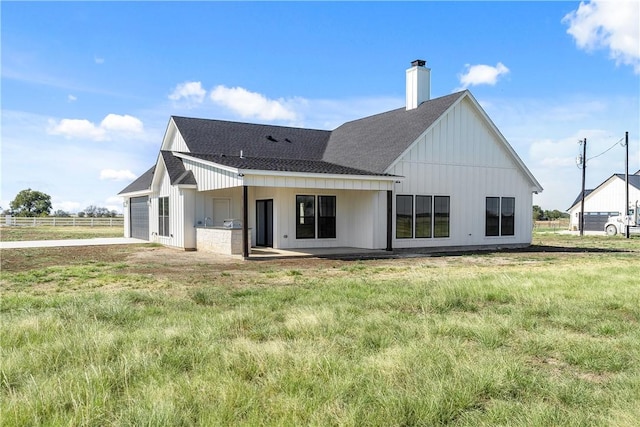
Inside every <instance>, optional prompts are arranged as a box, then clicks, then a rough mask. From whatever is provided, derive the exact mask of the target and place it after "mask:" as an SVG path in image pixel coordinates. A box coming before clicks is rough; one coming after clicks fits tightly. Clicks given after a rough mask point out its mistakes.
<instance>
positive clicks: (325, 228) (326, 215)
mask: <svg viewBox="0 0 640 427" xmlns="http://www.w3.org/2000/svg"><path fill="white" fill-rule="evenodd" d="M335 237H336V196H318V238H319V239H335Z"/></svg>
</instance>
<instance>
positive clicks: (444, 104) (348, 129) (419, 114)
mask: <svg viewBox="0 0 640 427" xmlns="http://www.w3.org/2000/svg"><path fill="white" fill-rule="evenodd" d="M465 93H466V91H463V92H457V93H454V94H451V95H447V96H443V97H440V98H435V99H432V100H430V101H426V102H423V103H422V104H420V105H419V106H418V108H415V109H413V110H406V109H405V108H404V107H403V108H399V109H397V110H392V111H388V112H386V113H381V114H376V115H374V116H370V117H365V118H363V119H359V120H354V121H352V122H348V123H345V124H343V125H342V126H340V127H338V128H337V129H335V130H334V131H333V132H331V138H330V139H329V143H328V144H327V149H326V150H325V152H324V156H323V157H322V160H324V161H326V162H330V163H336V164H339V165H348V166H352V167H355V168H359V169H364V170H370V171H373V172H378V173H381V172H384V171H385V170H386V169H387V168H388V167H389V166H390V165H391V163H393V161H394V160H396V159H397V158H398V157H399V156H400V155H401V154H402V153H403V152H404V151H405V150H406V149H407V148H408V147H409V145H410V144H411V143H413V142H414V141H415V140H416V139H417V138H418V137H419V136H420V135H421V134H422V133H423V132H424V131H425V130H426V129H427V128H428V127H429V126H431V125H432V124H433V123H434V122H435V121H436V120H438V118H439V117H440V116H442V114H443V113H444V112H445V111H446V110H447V109H448V108H449V107H451V106H452V105H453V104H454V103H455V102H456V101H457V100H458V99H460V97H462V96H463V95H464V94H465Z"/></svg>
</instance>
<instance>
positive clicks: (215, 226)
mask: <svg viewBox="0 0 640 427" xmlns="http://www.w3.org/2000/svg"><path fill="white" fill-rule="evenodd" d="M406 81H407V97H406V100H407V104H406V107H402V108H400V109H396V110H392V111H388V112H384V113H380V114H377V115H374V116H370V117H365V118H362V119H358V120H354V121H351V122H348V123H344V124H343V125H341V126H339V127H338V128H336V129H334V130H333V131H326V130H314V129H302V128H292V127H284V126H272V125H261V124H250V123H238V122H229V121H220V120H206V119H195V118H186V117H171V118H170V120H169V124H168V126H167V131H166V133H165V136H164V139H163V141H162V146H161V148H160V153H159V155H158V158H157V161H156V163H155V165H154V166H153V167H152V168H151V169H149V170H148V171H147V172H145V173H144V174H143V175H141V176H140V177H139V178H138V179H136V180H135V181H134V182H133V183H131V184H130V185H129V186H128V187H126V188H125V189H124V190H122V192H121V193H120V195H121V196H122V197H123V198H124V205H125V206H126V208H125V235H126V236H133V237H138V238H142V239H147V240H151V241H154V242H159V243H162V244H164V245H168V246H173V247H178V248H184V249H199V250H213V251H221V252H227V253H229V252H230V253H237V254H241V255H243V256H245V257H247V256H248V255H249V253H250V248H251V247H252V246H253V247H255V246H271V247H274V248H280V249H295V248H332V247H352V248H367V249H387V250H393V249H396V248H398V249H399V248H423V247H438V248H453V247H457V248H494V247H520V246H527V245H529V244H530V243H531V232H532V194H533V193H537V192H540V191H542V187H541V186H540V184H539V183H538V181H537V180H536V179H535V178H534V176H533V175H532V174H531V172H530V171H529V170H528V169H527V167H526V166H525V165H524V163H523V162H522V160H521V159H520V158H519V157H518V155H517V154H516V153H515V151H514V150H513V148H512V147H511V146H510V145H509V143H508V142H507V141H506V139H505V138H504V136H503V135H502V134H501V133H500V131H499V130H498V129H497V128H496V126H495V125H494V124H493V122H492V121H491V120H490V119H489V117H488V116H487V114H486V113H485V112H484V110H483V109H482V107H480V105H479V104H478V102H477V101H476V99H475V98H474V97H473V95H471V93H470V92H469V91H466V90H465V91H462V92H458V93H454V94H450V95H446V96H442V97H439V98H434V99H431V98H430V89H429V88H430V69H428V68H426V67H425V62H424V61H421V60H418V61H414V62H412V64H411V68H409V69H408V70H407V71H406ZM231 220H233V221H231Z"/></svg>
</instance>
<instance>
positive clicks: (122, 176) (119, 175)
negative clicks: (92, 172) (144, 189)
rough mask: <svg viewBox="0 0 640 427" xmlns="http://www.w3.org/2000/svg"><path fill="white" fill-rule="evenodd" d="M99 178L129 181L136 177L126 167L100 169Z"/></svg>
mask: <svg viewBox="0 0 640 427" xmlns="http://www.w3.org/2000/svg"><path fill="white" fill-rule="evenodd" d="M100 179H102V180H104V179H108V180H111V181H131V180H134V179H136V175H135V174H134V173H133V172H131V171H130V170H126V169H121V170H115V169H102V170H101V171H100Z"/></svg>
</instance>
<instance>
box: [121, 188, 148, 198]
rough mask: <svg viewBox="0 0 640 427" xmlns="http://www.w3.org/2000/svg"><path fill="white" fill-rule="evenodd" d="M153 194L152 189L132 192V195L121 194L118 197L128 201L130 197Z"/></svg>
mask: <svg viewBox="0 0 640 427" xmlns="http://www.w3.org/2000/svg"><path fill="white" fill-rule="evenodd" d="M151 193H152V191H151V189H148V190H138V191H132V192H130V193H121V194H118V196H119V197H122V198H125V199H126V198H130V197H138V196H146V195H148V194H151Z"/></svg>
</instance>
